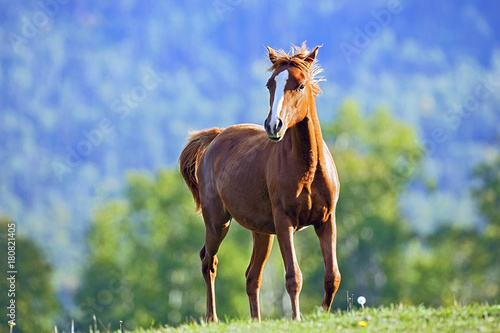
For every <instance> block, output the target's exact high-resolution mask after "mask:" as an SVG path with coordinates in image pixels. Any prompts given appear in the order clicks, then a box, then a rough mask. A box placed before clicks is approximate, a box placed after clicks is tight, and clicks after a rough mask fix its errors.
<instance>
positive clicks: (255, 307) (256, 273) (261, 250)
mask: <svg viewBox="0 0 500 333" xmlns="http://www.w3.org/2000/svg"><path fill="white" fill-rule="evenodd" d="M273 239H274V236H273V235H266V234H260V233H256V232H253V252H252V259H251V260H250V265H249V266H248V268H247V271H246V273H245V276H246V278H247V294H248V298H249V301H250V315H251V316H252V318H254V319H256V320H258V321H260V308H259V291H260V287H261V285H262V271H263V270H264V264H265V263H266V260H267V258H268V257H269V254H270V253H271V249H272V246H273Z"/></svg>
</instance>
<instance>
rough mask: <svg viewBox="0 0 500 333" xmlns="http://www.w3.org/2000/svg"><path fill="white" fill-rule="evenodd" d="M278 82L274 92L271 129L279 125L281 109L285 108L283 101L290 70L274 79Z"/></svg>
mask: <svg viewBox="0 0 500 333" xmlns="http://www.w3.org/2000/svg"><path fill="white" fill-rule="evenodd" d="M274 81H275V82H276V90H275V91H274V100H273V107H272V109H271V120H270V121H269V125H270V126H271V127H273V126H275V125H277V124H278V119H280V118H281V109H282V108H283V99H284V98H285V85H286V81H288V70H284V71H283V72H281V73H279V74H278V75H276V76H275V77H274Z"/></svg>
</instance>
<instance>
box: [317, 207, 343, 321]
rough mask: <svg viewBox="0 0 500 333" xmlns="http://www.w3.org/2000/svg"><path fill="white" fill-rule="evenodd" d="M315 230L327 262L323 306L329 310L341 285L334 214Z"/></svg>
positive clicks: (324, 259) (325, 309)
mask: <svg viewBox="0 0 500 333" xmlns="http://www.w3.org/2000/svg"><path fill="white" fill-rule="evenodd" d="M315 230H316V234H317V235H318V238H319V244H320V246H321V253H322V254H323V261H324V262H325V280H324V286H325V298H324V299H323V304H322V307H323V310H324V311H327V312H328V311H330V307H331V306H332V302H333V297H334V296H335V293H336V292H337V290H338V289H339V285H340V271H339V268H338V264H337V252H336V243H337V231H336V226H335V216H334V215H333V214H332V216H331V218H330V219H329V220H328V221H326V222H324V223H321V224H319V225H316V226H315Z"/></svg>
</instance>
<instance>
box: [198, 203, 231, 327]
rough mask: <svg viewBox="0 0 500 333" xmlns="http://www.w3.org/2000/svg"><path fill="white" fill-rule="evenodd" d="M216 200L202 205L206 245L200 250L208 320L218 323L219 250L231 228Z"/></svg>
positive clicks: (220, 204) (226, 214)
mask: <svg viewBox="0 0 500 333" xmlns="http://www.w3.org/2000/svg"><path fill="white" fill-rule="evenodd" d="M217 201H219V200H214V201H212V203H211V204H210V205H202V213H203V219H204V220H205V227H206V233H205V245H203V248H202V249H201V251H200V258H201V271H202V273H203V278H204V279H205V285H206V289H207V312H206V316H205V319H206V321H207V322H215V323H217V322H218V321H219V319H218V318H217V312H216V309H215V277H216V275H217V263H218V260H217V252H218V251H219V246H220V244H221V243H222V240H223V239H224V237H226V234H227V232H228V230H229V224H230V216H229V214H228V213H227V211H226V210H225V209H224V207H223V206H222V203H220V202H217Z"/></svg>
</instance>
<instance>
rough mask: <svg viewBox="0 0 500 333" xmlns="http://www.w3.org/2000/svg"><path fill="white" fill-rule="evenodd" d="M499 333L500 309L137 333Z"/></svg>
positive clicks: (389, 312)
mask: <svg viewBox="0 0 500 333" xmlns="http://www.w3.org/2000/svg"><path fill="white" fill-rule="evenodd" d="M258 331H261V332H287V333H288V332H292V333H293V332H299V333H304V332H308V333H310V332H333V331H336V332H384V333H390V332H418V333H424V332H500V305H470V306H456V307H447V308H437V309H436V308H426V307H423V306H418V307H415V306H403V305H399V306H390V307H380V308H366V309H364V310H363V309H357V310H353V311H350V312H344V311H343V312H340V313H333V314H325V313H321V312H318V313H316V314H311V315H307V316H305V317H304V318H303V320H302V322H300V323H298V322H293V321H291V320H288V319H279V320H265V321H263V322H262V323H260V324H259V323H255V322H252V321H251V320H247V319H245V320H223V321H222V323H220V324H218V325H214V324H210V325H206V324H204V323H200V322H192V323H188V324H184V325H182V326H179V327H177V328H172V327H165V328H154V329H153V328H151V329H138V330H136V331H134V332H135V333H181V332H242V333H248V332H258Z"/></svg>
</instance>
